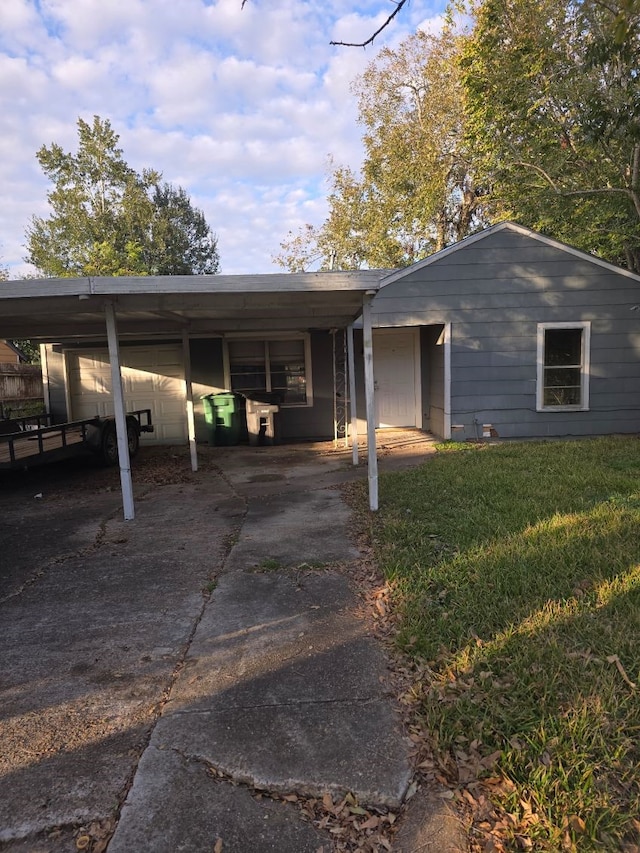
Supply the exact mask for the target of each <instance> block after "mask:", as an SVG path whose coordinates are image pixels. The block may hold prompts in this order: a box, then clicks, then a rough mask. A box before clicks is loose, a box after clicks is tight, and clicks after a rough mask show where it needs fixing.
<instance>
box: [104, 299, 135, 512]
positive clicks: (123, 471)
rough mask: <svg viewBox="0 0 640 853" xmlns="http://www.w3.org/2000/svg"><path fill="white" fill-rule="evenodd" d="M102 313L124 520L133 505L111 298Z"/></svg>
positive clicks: (116, 333) (118, 355)
mask: <svg viewBox="0 0 640 853" xmlns="http://www.w3.org/2000/svg"><path fill="white" fill-rule="evenodd" d="M104 315H105V318H106V321H107V343H108V345H109V362H110V363H111V385H112V386H113V410H114V414H115V416H116V436H117V438H118V459H119V462H120V485H121V487H122V507H123V510H124V518H125V521H132V520H133V519H134V518H135V510H134V507H133V483H132V482H131V460H130V458H129V440H128V438H127V412H126V409H125V405H124V393H123V391H122V374H121V372H120V349H119V347H118V329H117V326H116V309H115V306H114V304H113V302H112V301H111V300H107V301H106V302H105V305H104Z"/></svg>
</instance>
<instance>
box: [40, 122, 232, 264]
mask: <svg viewBox="0 0 640 853" xmlns="http://www.w3.org/2000/svg"><path fill="white" fill-rule="evenodd" d="M118 139H119V137H118V135H117V134H116V133H115V132H114V131H113V129H112V127H111V124H110V122H109V121H108V120H102V119H100V118H99V117H98V116H94V119H93V123H92V124H89V123H88V122H85V121H83V119H78V149H77V152H76V154H71V153H67V152H65V151H63V149H62V148H61V147H60V146H59V145H57V144H56V143H53V144H52V145H51V146H50V147H47V146H43V147H42V148H41V149H40V150H39V151H38V153H37V158H38V162H39V163H40V165H41V167H42V170H43V171H44V173H45V175H46V176H47V177H48V178H49V179H50V180H51V182H52V184H53V189H51V190H50V191H49V193H48V195H47V198H48V200H49V204H50V206H51V209H52V214H51V216H49V217H48V218H40V217H34V218H33V220H32V222H31V226H30V227H29V229H28V230H27V256H26V258H25V260H27V261H28V262H29V263H32V264H33V265H34V266H35V267H36V268H37V269H38V270H39V271H41V272H42V273H43V274H44V275H47V276H59V277H67V276H81V275H94V276H99V275H102V276H120V275H163V274H170V273H175V272H180V273H181V274H183V275H191V274H198V273H203V272H209V273H215V272H217V271H218V267H219V256H218V249H217V238H216V237H215V235H214V234H212V232H211V230H210V228H209V226H208V225H207V223H206V221H205V219H204V216H203V214H202V213H201V211H199V210H197V209H195V208H193V207H192V205H191V202H190V199H189V197H188V195H187V194H186V193H185V191H184V190H183V189H181V188H178V189H175V188H173V187H171V186H170V185H168V184H161V175H160V174H159V173H158V172H156V171H154V170H151V169H145V170H143V172H142V174H138V173H137V172H135V171H134V170H133V169H132V168H131V167H130V166H129V165H127V163H126V162H125V160H124V157H123V152H122V149H121V148H119V147H118Z"/></svg>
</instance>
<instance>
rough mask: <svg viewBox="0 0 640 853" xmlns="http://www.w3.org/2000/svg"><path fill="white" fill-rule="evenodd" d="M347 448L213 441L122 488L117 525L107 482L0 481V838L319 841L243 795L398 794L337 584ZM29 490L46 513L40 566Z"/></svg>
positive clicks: (361, 626)
mask: <svg viewBox="0 0 640 853" xmlns="http://www.w3.org/2000/svg"><path fill="white" fill-rule="evenodd" d="M414 449H415V448H414ZM424 451H425V448H424V447H422V448H420V449H417V453H419V454H423V453H424ZM260 453H262V454H263V455H261V456H259V455H257V454H260ZM348 463H349V459H348V458H346V457H345V454H342V455H341V454H333V455H332V454H329V453H315V454H314V453H306V454H305V453H303V452H301V451H300V449H296V450H291V451H288V450H286V449H285V448H277V449H273V451H271V452H269V451H267V452H264V450H262V449H245V448H233V449H232V450H231V452H229V451H227V452H226V453H225V452H223V449H222V448H220V449H217V451H216V453H215V454H214V455H213V456H210V457H209V459H208V464H206V465H205V466H204V470H203V471H202V472H200V473H199V474H198V475H196V476H193V475H190V476H188V477H185V478H184V479H185V481H184V482H182V483H168V484H166V485H165V484H162V485H148V486H141V487H139V491H140V494H139V500H138V505H137V518H136V521H135V522H134V523H125V522H122V521H120V520H119V518H120V513H119V510H118V507H117V494H114V493H112V492H111V491H110V488H111V487H106V488H105V489H104V490H100V491H99V492H98V493H97V494H95V495H93V496H92V500H91V501H88V500H87V495H86V494H85V495H83V494H82V489H80V490H79V491H78V490H77V489H76V490H75V491H74V492H72V496H69V494H67V493H66V492H64V491H63V490H60V491H58V492H57V493H56V491H55V488H53V489H52V490H51V491H50V492H49V493H47V492H46V491H45V492H43V497H42V499H35V498H34V497H33V495H30V494H29V488H28V487H27V490H26V491H24V493H18V497H17V498H15V491H14V492H13V497H14V503H15V506H12V502H11V500H10V499H9V497H10V495H9V494H8V493H0V508H2V509H3V519H4V523H5V526H4V527H2V526H1V525H0V546H2V547H3V553H5V554H7V553H14V554H15V555H16V559H15V560H12V561H11V566H10V568H9V567H7V569H6V571H5V568H4V567H3V571H2V588H1V589H0V607H1V608H2V611H1V612H0V618H2V621H3V627H5V628H6V630H5V632H4V637H3V647H2V651H1V653H2V658H3V659H2V668H3V673H5V674H6V676H5V677H4V678H3V682H2V683H0V691H1V696H0V698H1V699H2V703H3V708H4V711H3V718H4V720H3V723H4V725H3V726H2V727H0V738H2V741H1V742H0V750H1V751H0V755H2V756H3V760H4V767H2V766H1V763H0V770H2V771H3V773H4V776H3V777H1V778H3V779H4V783H6V787H5V789H4V791H3V794H2V797H0V849H1V850H10V851H12V853H14V851H15V853H17V851H24V853H26V851H27V850H28V851H30V853H58V851H60V853H61V851H67V850H73V849H76V843H77V841H78V827H79V826H81V827H83V829H81V830H80V831H85V830H86V832H87V838H89V839H90V840H91V843H94V842H95V839H100V838H103V839H104V841H103V843H102V847H100V846H99V847H98V849H105V846H104V845H105V844H106V842H107V840H108V838H109V836H110V835H111V832H112V831H113V829H114V827H115V832H114V834H113V836H112V837H111V840H110V842H109V843H108V851H109V853H125V851H126V853H129V851H131V850H142V851H155V853H175V851H180V850H184V851H192V852H193V853H198V851H203V853H204V851H209V852H210V851H212V850H213V849H214V848H215V849H222V850H223V851H225V853H229V851H236V853H250V851H251V853H253V851H256V850H260V851H270V850H273V851H280V853H287V851H291V853H305V851H307V850H308V851H310V853H317V851H318V850H320V849H322V850H324V851H326V853H329V851H331V850H333V849H334V846H333V842H332V841H331V837H330V835H329V834H328V833H326V832H323V831H321V830H318V829H316V828H315V827H314V826H313V825H312V824H311V823H309V822H308V821H303V820H301V818H300V813H299V810H298V809H297V808H296V807H294V805H292V804H289V803H287V802H284V801H282V800H274V799H270V798H269V797H267V796H261V795H260V792H267V793H269V792H270V793H277V794H284V795H289V794H294V793H295V794H298V795H311V796H315V797H320V798H321V797H322V796H323V795H324V794H326V793H327V792H328V793H330V794H332V795H333V796H334V797H335V798H337V797H339V796H343V795H345V794H346V793H348V792H351V793H352V794H353V795H354V796H355V798H356V799H357V800H358V802H359V803H360V804H361V805H365V806H366V805H372V806H382V805H388V806H391V807H396V806H398V805H399V804H400V803H401V801H402V798H403V796H404V793H405V791H406V788H407V786H408V784H409V781H410V775H411V769H410V765H409V760H408V754H409V746H408V742H407V740H406V739H405V736H404V734H403V732H402V730H401V727H400V725H399V722H398V717H397V714H396V711H395V709H394V706H393V703H392V701H391V699H390V698H389V697H388V695H387V694H386V693H385V687H384V680H385V673H386V661H385V658H384V655H383V652H382V650H381V648H380V647H379V645H378V643H377V642H376V641H375V640H374V639H373V638H371V637H370V636H369V635H368V633H367V626H366V623H365V621H363V620H362V619H361V618H360V617H359V616H358V615H357V612H356V611H357V603H358V602H357V599H356V597H355V595H354V593H353V591H352V590H351V588H350V585H349V581H348V575H349V573H348V567H349V564H351V563H353V562H354V561H356V560H357V559H358V558H359V554H358V552H357V550H356V548H355V547H354V544H353V542H352V539H351V537H350V535H349V513H348V511H347V509H346V506H345V504H344V503H343V501H342V499H341V495H340V492H339V491H338V490H336V489H335V488H334V486H335V484H336V483H340V482H343V481H344V480H346V479H351V478H352V477H353V476H354V472H353V469H351V468H350V466H349V464H348ZM42 476H43V477H45V480H44V482H45V484H46V475H42ZM42 482H43V481H42V480H37V481H36V480H33V481H32V483H33V487H34V488H35V487H42ZM31 491H33V489H31ZM26 507H28V508H29V510H30V511H31V512H32V514H33V515H34V519H33V520H32V524H31V527H33V528H34V529H35V528H38V529H40V527H45V528H46V527H47V525H48V526H49V529H50V531H51V526H52V525H53V526H54V527H56V525H57V527H56V529H57V531H58V536H57V539H52V538H51V533H49V536H48V537H46V536H44V535H43V536H37V537H36V539H35V540H34V542H33V546H34V552H33V553H34V557H33V559H34V560H35V561H36V565H33V563H30V562H29V557H28V549H29V541H28V537H26V536H25V537H21V538H20V540H19V539H18V538H17V534H16V531H15V528H14V527H12V526H11V525H12V512H13V521H14V523H16V522H17V520H18V519H19V518H20V519H24V518H25V508H26ZM82 507H84V508H85V513H84V517H83V518H82V523H78V522H79V519H78V514H79V513H80V514H81V515H82V509H81V508H82ZM74 519H75V526H74V523H73V520H74ZM34 521H37V522H39V526H38V524H34V523H33V522H34ZM3 537H4V538H3ZM19 543H21V544H22V549H21V551H20V553H19V550H20V544H19ZM118 803H120V804H121V808H118ZM114 809H115V811H114ZM216 845H218V847H217V848H216ZM219 845H222V847H221V848H220V846H219Z"/></svg>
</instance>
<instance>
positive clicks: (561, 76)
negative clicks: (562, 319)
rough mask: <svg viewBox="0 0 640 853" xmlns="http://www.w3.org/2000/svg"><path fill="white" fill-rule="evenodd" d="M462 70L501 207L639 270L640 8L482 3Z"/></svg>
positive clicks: (620, 1)
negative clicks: (639, 69) (639, 74)
mask: <svg viewBox="0 0 640 853" xmlns="http://www.w3.org/2000/svg"><path fill="white" fill-rule="evenodd" d="M476 18H477V19H476V25H475V28H474V30H473V32H472V34H471V35H470V37H469V39H468V41H467V43H466V46H465V48H464V51H463V57H462V61H461V67H462V72H463V81H464V87H465V95H466V105H465V106H466V110H467V113H468V116H469V124H468V133H469V135H468V138H469V142H470V144H471V145H472V146H473V148H474V150H475V151H476V152H477V156H478V161H477V166H478V170H479V172H480V174H481V175H482V177H483V180H484V182H485V184H486V185H487V186H491V189H492V194H493V197H494V198H496V199H499V200H500V202H501V203H502V204H503V205H504V207H505V208H507V209H508V210H510V212H511V215H512V216H513V217H514V218H516V219H518V220H519V221H521V222H523V223H524V224H527V225H529V226H531V227H533V228H536V229H539V230H541V231H543V232H546V233H548V234H550V235H552V236H554V237H557V238H559V239H563V240H566V241H567V242H570V243H572V244H574V245H576V246H578V247H579V248H582V249H584V250H586V251H591V252H595V253H597V254H599V255H601V256H602V257H604V258H606V259H608V260H610V261H612V262H614V263H621V264H624V265H626V266H628V267H629V269H632V270H635V271H640V87H639V78H638V68H639V67H640V3H638V0H536V2H531V0H485V1H484V2H483V3H482V4H481V5H480V7H479V8H478V10H477V13H476Z"/></svg>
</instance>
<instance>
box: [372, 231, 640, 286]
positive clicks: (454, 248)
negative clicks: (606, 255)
mask: <svg viewBox="0 0 640 853" xmlns="http://www.w3.org/2000/svg"><path fill="white" fill-rule="evenodd" d="M505 230H507V231H514V232H515V233H516V234H522V235H523V236H526V237H531V238H532V239H534V240H538V242H540V243H544V244H545V245H546V246H550V247H551V248H553V249H558V250H559V251H561V252H566V253H567V254H569V255H573V256H574V257H576V258H579V259H580V260H582V261H587V262H589V263H592V264H596V266H599V267H602V268H603V269H606V270H607V271H608V272H613V273H617V274H618V275H623V276H626V277H627V278H630V279H632V281H636V282H638V283H639V284H640V275H638V274H637V273H633V272H631V271H630V270H626V269H624V267H618V266H616V265H615V264H612V263H610V262H609V261H605V260H603V259H602V258H597V257H596V256H595V255H590V254H589V253H588V252H583V251H582V250H581V249H576V248H575V247H574V246H570V245H568V244H567V243H562V242H561V241H560V240H554V239H553V237H547V236H546V235H545V234H540V233H538V232H537V231H534V230H533V229H531V228H527V227H526V226H525V225H519V224H518V223H517V222H511V221H509V220H506V221H504V222H498V223H497V224H496V225H492V226H491V227H489V228H485V230H484V231H478V233H477V234H472V235H471V237H465V238H464V240H460V241H459V242H458V243H453V244H452V245H451V246H447V247H446V248H445V249H441V250H440V251H439V252H435V253H434V254H433V255H429V257H428V258H424V260H422V261H417V262H416V263H415V264H412V265H411V266H409V267H405V268H404V269H403V270H398V271H397V272H393V273H391V274H390V275H388V276H386V277H384V278H383V279H382V281H381V282H380V287H381V288H382V287H386V286H387V285H388V284H392V283H393V282H394V281H398V280H399V279H401V278H404V277H405V276H406V275H409V274H411V273H414V272H417V271H418V270H421V269H423V268H424V267H428V266H430V265H431V264H433V263H436V261H439V260H441V259H442V258H446V257H447V256H448V255H452V254H454V253H455V252H459V251H462V250H463V249H465V248H466V247H468V246H471V245H473V244H474V243H478V242H480V241H481V240H484V239H485V237H489V236H490V235H492V234H497V233H498V232H500V231H505Z"/></svg>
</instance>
